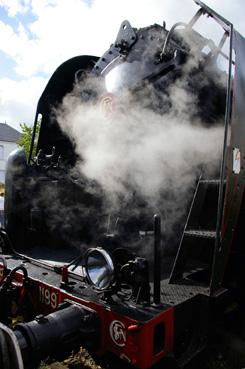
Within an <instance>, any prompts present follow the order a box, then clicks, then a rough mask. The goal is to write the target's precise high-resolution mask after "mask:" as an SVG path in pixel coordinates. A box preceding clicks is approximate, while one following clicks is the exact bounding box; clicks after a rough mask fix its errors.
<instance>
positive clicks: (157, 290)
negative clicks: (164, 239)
mask: <svg viewBox="0 0 245 369" xmlns="http://www.w3.org/2000/svg"><path fill="white" fill-rule="evenodd" d="M153 288H154V292H153V302H154V304H155V305H159V304H160V303H161V217H160V215H158V214H155V215H154V286H153Z"/></svg>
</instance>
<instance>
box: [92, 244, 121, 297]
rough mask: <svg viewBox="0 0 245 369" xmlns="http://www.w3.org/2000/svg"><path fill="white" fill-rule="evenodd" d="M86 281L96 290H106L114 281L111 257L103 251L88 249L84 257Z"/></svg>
mask: <svg viewBox="0 0 245 369" xmlns="http://www.w3.org/2000/svg"><path fill="white" fill-rule="evenodd" d="M85 271H86V276H87V279H88V281H89V282H90V283H91V284H92V285H93V286H94V287H95V288H96V289H98V290H106V289H107V288H109V287H110V286H111V285H112V283H113V282H114V279H115V267H114V263H113V261H112V258H111V256H110V255H109V254H108V252H107V251H105V250H104V249H102V248H100V247H97V248H93V249H89V250H88V252H87V254H86V257H85Z"/></svg>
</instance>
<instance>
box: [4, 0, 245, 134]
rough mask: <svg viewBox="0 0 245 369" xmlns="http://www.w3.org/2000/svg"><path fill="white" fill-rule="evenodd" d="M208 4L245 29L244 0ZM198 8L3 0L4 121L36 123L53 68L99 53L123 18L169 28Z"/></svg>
mask: <svg viewBox="0 0 245 369" xmlns="http://www.w3.org/2000/svg"><path fill="white" fill-rule="evenodd" d="M206 3H207V5H209V6H210V7H212V8H213V9H215V10H216V11H217V12H218V13H220V14H221V15H223V16H224V17H225V18H227V19H229V20H230V21H232V22H233V23H234V25H235V27H236V28H237V29H238V30H239V31H240V32H241V33H242V34H245V25H244V19H243V17H244V1H242V0H233V1H232V2H231V1H230V0H206ZM197 9H198V7H197V6H196V4H195V3H194V1H193V0H134V1H132V0H0V33H1V37H0V122H4V121H6V122H7V123H9V124H10V125H12V126H14V127H16V128H18V127H19V123H21V122H26V123H28V124H32V123H33V119H34V115H35V109H36V104H37V101H38V98H39V97H40V95H41V93H42V91H43V89H44V87H45V85H46V83H47V82H48V79H49V78H50V76H51V75H52V73H53V72H54V70H55V69H56V68H57V67H58V66H59V65H60V64H61V63H62V62H64V61H65V60H67V59H69V58H71V57H73V56H75V55H82V54H90V55H98V56H100V55H101V54H102V53H103V52H104V51H105V50H106V49H107V48H108V47H109V46H110V44H111V43H112V42H113V41H114V40H115V37H116V35H117V32H118V29H119V26H120V24H121V22H122V21H123V20H124V19H128V20H129V21H130V22H131V24H132V25H133V26H135V27H144V26H148V25H150V24H152V23H159V24H162V22H163V20H165V21H166V23H167V28H169V27H170V26H171V25H172V24H173V23H175V22H178V21H188V19H190V18H191V17H192V16H193V15H194V13H195V11H197ZM209 31H210V33H215V30H214V29H212V28H210V30H209Z"/></svg>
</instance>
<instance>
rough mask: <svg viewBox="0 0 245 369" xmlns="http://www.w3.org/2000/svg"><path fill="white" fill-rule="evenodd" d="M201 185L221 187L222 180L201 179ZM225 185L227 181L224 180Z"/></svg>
mask: <svg viewBox="0 0 245 369" xmlns="http://www.w3.org/2000/svg"><path fill="white" fill-rule="evenodd" d="M199 183H203V184H210V185H219V184H220V179H201V180H200V181H199ZM224 184H226V179H225V180H224Z"/></svg>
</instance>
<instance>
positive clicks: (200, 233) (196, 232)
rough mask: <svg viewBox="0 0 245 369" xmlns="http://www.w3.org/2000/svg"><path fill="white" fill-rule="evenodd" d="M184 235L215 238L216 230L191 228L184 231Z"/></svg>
mask: <svg viewBox="0 0 245 369" xmlns="http://www.w3.org/2000/svg"><path fill="white" fill-rule="evenodd" d="M184 235H185V236H188V237H197V238H211V239H215V237H216V232H215V231H204V230H194V229H193V230H188V231H185V232H184Z"/></svg>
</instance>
